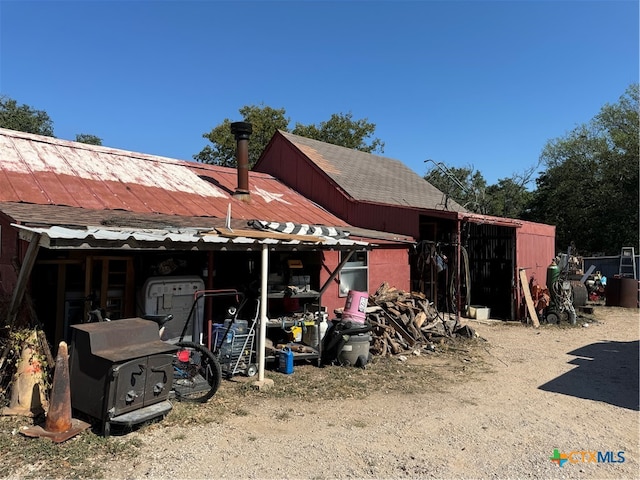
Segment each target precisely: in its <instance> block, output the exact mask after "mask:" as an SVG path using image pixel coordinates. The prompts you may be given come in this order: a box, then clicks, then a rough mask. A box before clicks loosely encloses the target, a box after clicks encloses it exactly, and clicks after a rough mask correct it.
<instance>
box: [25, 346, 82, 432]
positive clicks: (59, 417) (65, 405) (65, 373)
mask: <svg viewBox="0 0 640 480" xmlns="http://www.w3.org/2000/svg"><path fill="white" fill-rule="evenodd" d="M90 426H91V425H90V424H88V423H86V422H83V421H81V420H77V419H75V418H72V416H71V385H70V383H69V353H68V350H67V344H66V343H65V342H60V345H59V347H58V356H57V357H56V368H55V370H54V371H53V385H52V386H51V399H50V401H49V411H48V412H47V415H46V419H45V423H44V428H43V427H42V426H41V425H36V426H33V427H23V429H22V430H21V431H20V432H21V433H22V434H24V435H27V436H29V437H47V438H50V439H51V440H53V441H54V442H56V443H60V442H64V441H65V440H68V439H70V438H71V437H74V436H76V435H77V434H78V433H80V432H81V431H83V430H86V429H87V428H89V427H90Z"/></svg>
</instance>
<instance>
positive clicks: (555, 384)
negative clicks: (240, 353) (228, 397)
mask: <svg viewBox="0 0 640 480" xmlns="http://www.w3.org/2000/svg"><path fill="white" fill-rule="evenodd" d="M595 319H597V320H598V321H596V322H593V323H590V324H589V325H588V326H583V327H581V328H561V327H558V326H544V325H543V326H542V327H541V328H540V329H534V328H532V327H527V326H524V325H522V324H515V325H513V324H506V323H503V322H486V323H478V322H469V324H470V325H471V326H472V327H473V328H475V329H476V331H477V332H478V333H479V334H480V336H481V337H483V338H485V339H486V340H487V342H486V343H485V344H484V345H485V347H484V348H482V350H483V352H481V353H483V360H482V362H483V368H479V369H474V368H473V365H469V370H470V371H472V372H473V374H470V375H469V378H466V377H464V370H465V366H464V361H465V359H464V358H462V359H461V360H460V362H461V363H462V366H461V369H460V371H461V372H462V373H461V375H463V381H460V378H458V379H455V381H454V379H453V378H452V379H451V380H452V381H448V379H447V375H448V374H447V375H445V376H444V378H443V381H442V382H441V385H438V386H437V387H434V388H433V389H432V390H431V391H424V392H421V393H418V394H408V395H400V394H398V393H387V392H385V391H379V392H378V393H376V394H374V395H371V396H369V397H367V398H366V399H364V400H354V399H344V400H337V401H304V402H300V401H296V400H293V399H286V398H285V399H275V398H273V399H272V398H270V399H267V400H265V399H264V398H260V399H257V398H256V399H252V398H251V397H249V399H248V400H243V401H244V402H246V405H244V410H243V411H244V412H245V413H244V414H242V415H232V416H230V417H229V418H225V419H224V421H223V422H222V423H220V424H217V423H210V424H206V425H199V426H192V427H176V426H171V427H163V425H162V422H160V423H159V424H157V425H156V426H152V428H145V429H143V430H140V431H136V432H133V433H130V434H128V435H126V437H127V439H128V440H130V439H131V438H136V439H137V441H139V442H140V443H141V449H140V455H139V456H137V458H136V459H135V460H133V461H132V460H130V459H129V460H124V459H123V460H122V461H118V462H113V463H111V464H109V465H108V466H107V471H106V478H108V479H134V478H235V479H237V478H269V479H271V478H273V479H276V478H277V479H282V478H305V479H330V478H447V479H448V478H572V479H574V478H579V479H580V478H616V479H618V478H638V471H639V468H638V460H639V454H638V451H639V444H638V442H639V428H638V427H639V425H638V410H639V403H638V339H639V338H640V336H639V327H638V326H639V320H640V318H639V316H638V312H637V310H628V309H620V308H607V307H597V308H596V312H595ZM478 348H481V347H478ZM424 361H431V359H430V358H425V359H424ZM466 361H467V362H471V360H468V359H467V360H466ZM473 361H475V360H473ZM487 367H488V368H487ZM447 372H449V370H447ZM294 375H295V372H294ZM452 375H453V374H452ZM276 381H277V380H276ZM554 449H558V451H559V452H560V453H565V454H570V453H571V452H582V451H586V452H593V451H599V452H603V453H604V452H613V455H614V457H613V458H614V459H617V460H620V457H618V456H617V454H618V452H624V453H623V454H622V455H623V456H624V462H617V463H611V462H600V463H594V462H582V455H581V454H580V453H574V454H572V455H571V460H573V461H576V463H573V462H566V463H565V464H564V466H562V467H559V466H558V465H557V464H555V463H553V462H552V461H551V460H550V457H551V456H552V455H553V454H554ZM585 459H587V460H588V459H589V456H588V455H586V456H585Z"/></svg>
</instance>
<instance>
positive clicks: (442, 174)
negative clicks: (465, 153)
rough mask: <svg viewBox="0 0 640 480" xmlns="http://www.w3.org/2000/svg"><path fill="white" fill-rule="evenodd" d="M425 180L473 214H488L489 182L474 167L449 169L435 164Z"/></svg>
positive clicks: (441, 164) (440, 164)
mask: <svg viewBox="0 0 640 480" xmlns="http://www.w3.org/2000/svg"><path fill="white" fill-rule="evenodd" d="M424 179H425V180H426V181H427V182H429V183H430V184H431V185H433V186H434V187H436V188H437V189H438V190H440V191H441V192H442V193H443V194H444V195H445V197H446V199H449V198H452V199H454V200H455V201H456V202H458V203H459V204H460V205H462V206H463V207H464V208H466V209H467V210H470V211H472V212H476V213H487V212H486V200H485V190H486V188H487V182H486V180H485V179H484V177H483V176H482V173H480V172H479V171H477V170H475V169H474V168H473V166H468V167H460V168H458V167H447V166H446V165H444V164H443V163H435V162H434V164H433V167H432V168H431V169H430V170H428V171H427V173H426V175H425V176H424Z"/></svg>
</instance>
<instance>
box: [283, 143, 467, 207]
mask: <svg viewBox="0 0 640 480" xmlns="http://www.w3.org/2000/svg"><path fill="white" fill-rule="evenodd" d="M275 135H281V136H282V137H283V138H284V139H285V140H286V141H287V142H289V143H291V144H292V145H293V146H294V147H295V148H297V149H298V150H299V151H300V152H301V153H302V154H303V155H304V156H305V157H306V158H307V159H308V160H309V161H310V162H312V163H314V164H315V165H316V166H317V167H318V168H319V169H320V170H321V171H323V172H324V173H325V175H327V176H328V177H330V178H331V179H332V180H333V182H335V183H336V184H337V185H338V186H339V187H340V188H341V189H343V190H344V191H345V192H346V194H347V195H349V196H351V197H352V198H353V199H354V200H357V201H360V202H372V203H379V204H386V205H398V206H405V207H407V206H408V207H415V208H420V209H428V210H448V211H457V212H465V211H466V209H465V208H464V207H462V206H461V205H459V204H458V203H457V202H455V201H454V200H452V199H449V200H448V201H447V205H446V207H445V195H444V193H442V192H441V191H440V190H438V189H437V188H436V187H434V186H433V185H431V184H430V183H429V182H427V181H426V180H425V179H424V178H422V177H421V176H420V175H418V174H417V173H415V172H414V171H413V170H411V169H410V168H409V167H407V166H406V165H405V164H403V163H402V162H400V161H399V160H394V159H392V158H387V157H381V156H378V155H374V154H371V153H366V152H361V151H359V150H352V149H350V148H345V147H341V146H338V145H332V144H330V143H325V142H320V141H318V140H312V139H310V138H306V137H301V136H299V135H294V134H292V133H288V132H283V131H281V130H278V131H277V132H276V134H275ZM272 141H273V139H272Z"/></svg>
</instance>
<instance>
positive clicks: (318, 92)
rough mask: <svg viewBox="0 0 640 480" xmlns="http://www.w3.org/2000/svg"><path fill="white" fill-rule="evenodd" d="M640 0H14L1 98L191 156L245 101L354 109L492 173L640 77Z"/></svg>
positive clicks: (6, 4) (74, 127)
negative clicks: (210, 133) (208, 134)
mask: <svg viewBox="0 0 640 480" xmlns="http://www.w3.org/2000/svg"><path fill="white" fill-rule="evenodd" d="M638 24H639V12H638V1H637V0H629V1H584V0H581V1H575V0H574V1H563V2H561V1H517V0H512V1H493V2H489V1H466V2H465V1H446V2H445V1H384V2H383V1H335V2H330V1H279V2H276V1H253V2H252V1H242V0H238V1H233V2H231V1H228V2H223V1H88V0H85V1H66V2H65V1H29V0H20V1H8V0H0V28H1V33H0V41H1V45H0V55H1V60H0V93H1V94H3V95H7V96H9V97H10V98H13V99H14V100H16V101H17V102H18V103H19V104H27V105H29V106H31V107H33V108H35V109H38V110H44V111H46V112H47V113H48V114H49V116H50V117H51V119H52V120H53V122H54V134H55V136H56V137H58V138H63V139H70V140H72V139H74V138H75V135H76V134H78V133H89V134H93V135H97V136H98V137H100V138H102V139H103V144H104V145H105V146H110V147H115V148H122V149H126V150H133V151H139V152H145V153H151V154H157V155H163V156H168V157H172V158H179V159H184V160H191V159H192V157H193V155H194V154H196V153H198V152H199V151H200V150H201V149H202V148H203V147H204V146H205V145H206V144H207V140H205V139H204V138H202V134H203V133H205V132H208V131H209V130H211V129H212V128H213V127H215V126H216V125H218V124H219V123H221V122H222V121H223V120H224V119H225V118H229V119H230V120H232V121H237V120H242V119H241V118H240V114H239V111H238V110H239V109H240V108H241V107H242V106H244V105H260V104H264V105H267V106H270V107H273V108H284V109H285V110H286V114H287V116H288V117H289V118H290V119H291V124H290V127H291V128H293V126H294V124H295V122H301V123H304V124H309V123H314V124H317V123H320V122H322V121H325V120H328V119H329V118H330V117H331V115H332V114H333V113H347V112H351V113H352V114H353V116H354V118H355V119H361V118H367V119H368V121H370V122H372V123H374V124H376V136H377V137H378V138H380V139H381V140H383V141H384V142H385V150H384V153H383V155H384V156H387V157H391V158H395V159H398V160H400V161H402V162H403V163H405V164H406V165H408V166H409V167H410V168H412V169H413V170H414V171H415V172H416V173H418V174H420V175H424V173H425V172H426V171H427V168H428V166H429V167H430V165H428V164H425V163H424V160H425V159H427V158H430V159H434V160H436V161H439V162H443V163H445V164H446V165H448V166H450V167H465V166H473V167H474V168H475V169H477V170H479V171H480V172H481V173H482V174H483V175H484V177H485V179H486V180H487V182H488V183H489V184H493V183H495V182H497V180H498V179H500V178H505V177H510V176H511V175H512V174H513V173H521V172H523V171H524V170H525V169H527V168H528V167H531V166H534V165H535V164H536V163H537V161H538V158H539V156H540V153H541V151H542V148H543V147H544V144H545V143H546V142H547V141H548V140H550V139H553V138H557V137H561V136H564V135H565V134H566V133H568V132H569V131H570V130H572V129H573V128H575V127H576V126H578V125H580V124H583V123H586V122H588V121H589V120H591V119H592V118H593V117H594V116H595V115H596V114H597V113H598V112H599V111H600V108H601V107H602V106H603V105H604V104H606V103H615V102H617V101H618V99H619V97H620V96H621V95H623V94H624V92H625V90H626V88H627V87H628V86H629V85H630V84H631V83H634V82H638V77H639V65H638V62H639V52H638V44H639V33H638Z"/></svg>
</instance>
